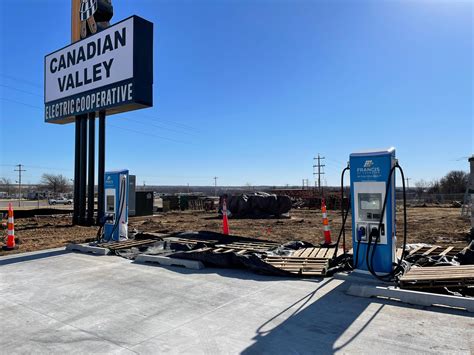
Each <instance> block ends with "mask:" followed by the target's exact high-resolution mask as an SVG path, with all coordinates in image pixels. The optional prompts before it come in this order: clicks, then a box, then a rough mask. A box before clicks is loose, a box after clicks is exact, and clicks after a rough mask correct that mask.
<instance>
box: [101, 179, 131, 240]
mask: <svg viewBox="0 0 474 355" xmlns="http://www.w3.org/2000/svg"><path fill="white" fill-rule="evenodd" d="M104 185H105V201H104V202H105V223H104V240H105V241H107V242H108V241H120V240H123V239H127V238H128V194H129V174H128V170H118V171H108V172H106V173H105V181H104Z"/></svg>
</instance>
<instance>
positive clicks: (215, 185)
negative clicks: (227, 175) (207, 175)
mask: <svg viewBox="0 0 474 355" xmlns="http://www.w3.org/2000/svg"><path fill="white" fill-rule="evenodd" d="M214 196H217V176H214Z"/></svg>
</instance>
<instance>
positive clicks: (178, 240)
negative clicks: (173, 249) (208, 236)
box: [165, 238, 217, 245]
mask: <svg viewBox="0 0 474 355" xmlns="http://www.w3.org/2000/svg"><path fill="white" fill-rule="evenodd" d="M165 240H166V241H167V242H171V243H178V244H194V245H195V244H199V243H201V244H216V243H217V240H199V239H186V238H169V239H168V238H165Z"/></svg>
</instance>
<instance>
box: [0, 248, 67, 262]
mask: <svg viewBox="0 0 474 355" xmlns="http://www.w3.org/2000/svg"><path fill="white" fill-rule="evenodd" d="M67 253H70V251H68V250H65V249H61V250H48V251H44V252H34V253H28V254H27V255H24V254H15V255H2V257H0V266H2V265H8V264H15V263H21V262H24V261H32V260H38V259H44V258H49V257H52V256H58V255H63V254H67Z"/></svg>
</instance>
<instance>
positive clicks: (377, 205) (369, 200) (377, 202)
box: [359, 193, 382, 220]
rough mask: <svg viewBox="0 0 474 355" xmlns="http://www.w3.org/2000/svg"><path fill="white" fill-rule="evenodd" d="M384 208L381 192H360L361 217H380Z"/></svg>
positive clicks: (364, 218)
mask: <svg viewBox="0 0 474 355" xmlns="http://www.w3.org/2000/svg"><path fill="white" fill-rule="evenodd" d="M381 210H382V194H381V193H360V194H359V218H360V219H363V220H366V219H379V218H380V212H381Z"/></svg>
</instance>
